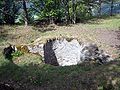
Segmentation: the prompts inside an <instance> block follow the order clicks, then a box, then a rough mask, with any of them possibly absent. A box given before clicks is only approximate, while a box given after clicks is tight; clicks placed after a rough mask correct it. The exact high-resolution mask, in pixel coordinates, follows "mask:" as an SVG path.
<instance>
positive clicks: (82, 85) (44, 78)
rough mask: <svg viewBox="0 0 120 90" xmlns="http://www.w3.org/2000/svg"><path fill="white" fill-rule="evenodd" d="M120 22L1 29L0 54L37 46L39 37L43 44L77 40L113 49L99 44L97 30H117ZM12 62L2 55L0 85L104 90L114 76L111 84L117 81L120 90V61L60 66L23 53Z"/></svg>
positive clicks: (28, 88) (25, 89) (39, 89)
mask: <svg viewBox="0 0 120 90" xmlns="http://www.w3.org/2000/svg"><path fill="white" fill-rule="evenodd" d="M119 21H120V20H119V19H118V16H117V17H110V18H106V19H98V20H95V21H90V22H88V23H86V24H77V25H70V26H54V25H52V26H49V27H47V29H46V28H44V30H42V29H43V28H38V27H33V26H29V27H24V26H6V25H5V26H1V29H0V30H3V31H2V33H1V32H0V51H2V50H3V48H4V47H5V46H6V45H7V44H8V43H12V44H15V45H19V44H30V43H35V42H34V41H35V40H36V39H37V38H39V39H38V40H37V41H38V42H39V43H43V42H45V41H46V40H47V39H49V38H55V37H65V38H77V39H78V40H79V41H86V42H87V41H89V42H95V43H97V44H98V45H103V46H104V45H105V46H104V47H107V49H110V46H109V45H106V44H103V43H100V42H98V40H97V39H96V38H97V36H96V35H95V34H96V32H94V31H95V30H99V29H98V28H101V29H103V30H113V29H114V30H118V28H119V27H120V22H119ZM95 22H97V23H95ZM51 28H52V29H51ZM53 28H54V29H53ZM106 28H107V29H106ZM49 29H50V30H49ZM41 30H42V31H41ZM110 50H111V49H110ZM111 51H112V50H111ZM111 51H110V52H111ZM17 54H19V53H17ZM13 62H14V63H12V62H10V61H8V60H6V59H4V57H3V55H2V52H0V82H7V83H9V84H11V85H13V86H14V87H15V88H16V89H18V90H21V89H22V90H88V88H89V89H90V88H92V87H93V86H94V87H95V86H96V85H97V86H98V87H99V90H103V89H102V88H103V86H104V85H106V83H107V81H108V79H109V77H112V81H117V83H116V84H115V85H117V87H118V89H116V90H119V88H120V76H119V74H120V60H119V59H118V60H115V61H113V62H109V63H107V64H104V65H98V64H91V63H83V64H80V65H75V66H67V67H57V66H51V65H46V64H44V62H43V61H42V57H40V56H38V55H33V54H27V53H24V54H21V55H18V56H17V55H16V54H15V57H14V58H13ZM92 90H93V89H92Z"/></svg>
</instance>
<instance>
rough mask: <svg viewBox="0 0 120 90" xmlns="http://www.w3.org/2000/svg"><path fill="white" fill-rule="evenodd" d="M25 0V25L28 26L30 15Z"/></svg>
mask: <svg viewBox="0 0 120 90" xmlns="http://www.w3.org/2000/svg"><path fill="white" fill-rule="evenodd" d="M22 1H23V9H24V14H25V25H26V26H27V25H28V24H29V17H28V11H27V7H26V1H25V0H22Z"/></svg>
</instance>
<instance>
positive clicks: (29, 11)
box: [0, 0, 118, 24]
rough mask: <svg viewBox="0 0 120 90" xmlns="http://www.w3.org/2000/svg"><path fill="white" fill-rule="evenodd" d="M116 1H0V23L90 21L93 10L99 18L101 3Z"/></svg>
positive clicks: (113, 0)
mask: <svg viewBox="0 0 120 90" xmlns="http://www.w3.org/2000/svg"><path fill="white" fill-rule="evenodd" d="M115 1H118V0H0V23H6V24H14V23H16V22H19V23H20V22H21V21H22V22H27V23H31V22H33V21H35V20H48V21H50V22H51V23H56V22H64V23H76V22H82V21H84V20H87V19H90V18H91V17H92V16H93V14H92V13H93V11H92V10H93V9H97V8H98V13H99V15H100V16H101V5H102V3H110V4H111V12H110V15H112V13H113V7H114V6H113V3H114V2H115Z"/></svg>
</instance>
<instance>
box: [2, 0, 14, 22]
mask: <svg viewBox="0 0 120 90" xmlns="http://www.w3.org/2000/svg"><path fill="white" fill-rule="evenodd" d="M14 11H15V2H14V0H4V7H3V11H2V13H3V18H4V21H5V23H6V24H14V23H15V13H14Z"/></svg>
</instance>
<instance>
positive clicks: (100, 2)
mask: <svg viewBox="0 0 120 90" xmlns="http://www.w3.org/2000/svg"><path fill="white" fill-rule="evenodd" d="M101 4H102V1H101V0H99V10H98V14H99V15H98V16H99V17H101Z"/></svg>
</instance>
